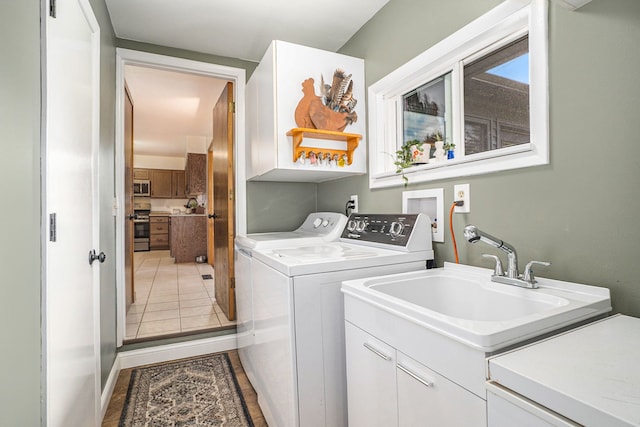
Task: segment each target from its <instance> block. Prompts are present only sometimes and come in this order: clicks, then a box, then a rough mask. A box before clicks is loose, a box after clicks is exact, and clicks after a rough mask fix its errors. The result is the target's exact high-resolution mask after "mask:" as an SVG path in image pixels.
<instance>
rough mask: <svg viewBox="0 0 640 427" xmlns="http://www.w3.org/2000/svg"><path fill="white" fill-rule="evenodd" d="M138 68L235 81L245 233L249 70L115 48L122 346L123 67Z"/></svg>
mask: <svg viewBox="0 0 640 427" xmlns="http://www.w3.org/2000/svg"><path fill="white" fill-rule="evenodd" d="M125 65H138V66H146V67H153V68H159V69H165V70H170V71H177V72H185V73H192V74H200V75H204V76H210V77H214V78H219V79H224V80H227V81H231V82H233V85H234V98H235V99H234V101H235V106H236V110H235V111H236V114H235V121H234V134H235V153H234V159H235V189H236V197H235V200H236V217H235V221H236V232H237V233H238V234H241V233H246V230H247V214H246V212H247V210H246V194H247V191H246V189H247V187H246V168H245V164H246V162H245V157H246V154H245V86H246V71H245V70H244V69H242V68H234V67H228V66H224V65H217V64H210V63H207V62H199V61H193V60H189V59H182V58H175V57H171V56H164V55H157V54H154V53H148V52H140V51H136V50H129V49H122V48H117V49H116V146H115V191H116V200H115V203H114V205H115V209H114V215H115V217H116V251H117V253H116V272H117V273H116V299H117V317H116V319H117V320H116V323H117V325H116V345H117V346H118V347H121V346H122V342H123V340H124V336H125V328H126V312H125V306H126V303H125V282H126V280H125V269H124V251H123V250H122V248H124V220H125V219H124V212H123V210H122V209H123V208H122V207H123V206H124V98H125V93H124V83H125V81H124V68H125Z"/></svg>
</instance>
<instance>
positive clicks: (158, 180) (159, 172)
mask: <svg viewBox="0 0 640 427" xmlns="http://www.w3.org/2000/svg"><path fill="white" fill-rule="evenodd" d="M171 172H172V171H170V170H163V169H151V197H154V198H157V199H170V198H171V196H172V194H171V181H172V179H173V177H172V174H171Z"/></svg>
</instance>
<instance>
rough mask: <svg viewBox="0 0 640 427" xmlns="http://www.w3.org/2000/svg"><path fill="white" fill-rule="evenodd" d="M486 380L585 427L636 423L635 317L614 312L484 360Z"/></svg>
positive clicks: (638, 348)
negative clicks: (614, 314)
mask: <svg viewBox="0 0 640 427" xmlns="http://www.w3.org/2000/svg"><path fill="white" fill-rule="evenodd" d="M488 369H489V377H490V380H491V381H493V382H496V383H499V384H501V385H502V386H504V387H507V388H509V389H511V390H512V391H515V392H517V393H519V394H521V395H523V396H525V397H527V398H528V399H530V400H533V401H535V402H537V403H539V404H541V405H543V406H546V407H547V408H549V409H551V410H553V411H555V412H557V413H559V414H561V415H563V416H565V417H567V418H569V419H571V420H573V421H575V422H578V423H580V424H582V425H584V426H594V427H595V426H598V427H602V426H607V427H617V426H623V427H631V426H640V318H636V317H630V316H624V315H616V316H612V317H609V318H606V319H603V320H600V321H598V322H595V323H591V324H589V325H586V326H583V327H581V328H578V329H574V330H572V331H568V332H566V333H563V334H561V335H558V336H555V337H552V338H549V339H546V340H543V341H540V342H538V343H533V344H531V345H528V346H526V347H523V348H520V349H516V350H513V351H511V352H508V353H504V354H502V355H498V356H495V357H492V358H490V359H489V367H488Z"/></svg>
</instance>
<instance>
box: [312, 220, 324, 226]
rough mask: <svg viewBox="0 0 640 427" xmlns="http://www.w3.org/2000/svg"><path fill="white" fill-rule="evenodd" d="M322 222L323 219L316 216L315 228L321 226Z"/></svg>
mask: <svg viewBox="0 0 640 427" xmlns="http://www.w3.org/2000/svg"><path fill="white" fill-rule="evenodd" d="M321 224H322V219H321V218H316V219H315V221H313V228H318V227H320V225H321Z"/></svg>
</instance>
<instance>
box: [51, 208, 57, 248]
mask: <svg viewBox="0 0 640 427" xmlns="http://www.w3.org/2000/svg"><path fill="white" fill-rule="evenodd" d="M57 237H58V236H57V230H56V214H55V213H50V214H49V241H50V242H55V241H56V238H57Z"/></svg>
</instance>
